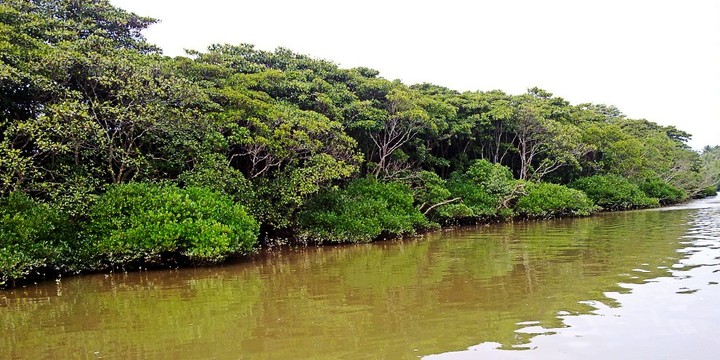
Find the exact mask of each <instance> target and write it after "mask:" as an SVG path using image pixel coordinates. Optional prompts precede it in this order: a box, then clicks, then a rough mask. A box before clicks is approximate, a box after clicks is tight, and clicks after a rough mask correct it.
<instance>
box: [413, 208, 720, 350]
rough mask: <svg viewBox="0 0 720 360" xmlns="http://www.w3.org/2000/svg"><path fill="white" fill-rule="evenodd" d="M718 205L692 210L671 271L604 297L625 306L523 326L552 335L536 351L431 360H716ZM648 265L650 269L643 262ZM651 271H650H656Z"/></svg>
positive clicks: (537, 341) (487, 345)
mask: <svg viewBox="0 0 720 360" xmlns="http://www.w3.org/2000/svg"><path fill="white" fill-rule="evenodd" d="M719 205H720V204H719V203H718V200H717V199H710V200H706V201H703V202H696V203H694V204H691V205H690V206H688V207H678V208H674V209H664V210H662V212H667V211H674V212H678V213H682V212H685V211H687V210H688V209H692V210H694V211H692V212H689V215H690V216H689V219H688V224H687V225H688V228H687V230H686V231H685V232H684V234H683V235H681V236H680V237H679V241H678V243H679V244H680V247H679V248H678V249H677V255H678V258H677V260H676V261H675V262H674V263H673V264H672V265H671V266H670V267H669V268H668V267H665V266H659V267H658V268H659V269H660V270H663V271H665V270H666V273H658V274H653V276H651V277H648V278H645V279H644V280H643V281H642V282H636V281H634V282H621V283H619V285H620V286H622V287H623V288H626V289H627V291H625V292H621V293H619V292H607V293H606V294H605V295H606V296H607V297H609V298H612V299H614V300H615V302H616V303H617V304H618V305H620V306H617V307H607V306H603V305H602V304H601V303H597V302H596V303H594V306H595V307H596V309H595V310H593V311H591V312H590V313H589V314H582V313H581V314H573V315H571V314H559V315H560V317H561V318H562V320H563V325H564V326H563V327H562V328H556V329H550V330H548V329H546V328H542V329H537V328H532V327H527V328H522V329H519V330H517V331H516V332H520V333H525V332H539V331H546V332H551V333H552V334H553V335H552V336H546V335H541V336H537V337H534V338H532V339H531V341H530V343H529V344H528V345H527V347H528V348H531V349H532V351H529V352H523V351H519V352H518V351H505V350H504V349H505V347H504V346H503V344H501V343H497V342H484V343H481V344H480V345H477V346H473V347H470V348H469V349H468V350H465V351H458V352H448V353H444V354H441V355H434V356H428V357H426V358H427V359H477V358H492V359H577V358H583V359H608V358H628V359H631V358H667V359H680V358H692V359H715V358H717V351H716V346H717V345H718V344H719V342H718V340H717V334H718V333H720V309H718V307H717V303H718V301H719V300H720V288H718V286H717V284H718V280H719V279H718V273H720V242H719V240H720V206H719ZM645 265H649V264H647V263H646V264H645ZM651 273H652V272H651Z"/></svg>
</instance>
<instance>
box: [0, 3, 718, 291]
mask: <svg viewBox="0 0 720 360" xmlns="http://www.w3.org/2000/svg"><path fill="white" fill-rule="evenodd" d="M154 22H155V20H153V19H150V18H146V17H141V16H138V15H135V14H132V13H128V12H126V11H124V10H121V9H118V8H115V7H113V6H112V5H110V4H109V3H108V2H107V1H105V0H95V1H67V0H66V1H61V0H45V1H41V0H31V1H27V0H7V1H3V2H2V3H0V92H1V93H2V97H0V285H8V284H12V283H14V282H15V281H19V280H23V279H27V278H33V277H42V276H44V275H45V274H50V273H65V272H81V271H94V270H102V269H108V268H113V267H118V266H119V267H128V268H129V267H133V266H139V265H145V266H147V265H167V264H179V263H207V262H215V261H219V260H222V259H224V258H226V257H227V256H234V255H238V254H247V253H251V252H253V251H254V250H256V249H257V247H258V246H259V245H260V244H261V243H262V242H264V241H268V239H273V238H276V237H283V238H288V239H291V240H293V239H294V240H300V241H302V242H316V243H320V242H349V241H356V242H357V241H372V240H375V239H378V238H387V237H394V236H401V235H406V234H412V233H413V232H415V231H418V230H422V229H427V228H433V227H437V226H441V225H449V224H470V223H478V222H485V221H491V220H497V219H510V218H513V217H519V218H550V217H557V216H580V215H589V214H591V213H593V212H596V211H599V210H600V209H606V210H622V209H634V208H642V207H650V206H658V205H660V204H671V203H676V202H680V201H683V200H686V199H688V198H692V197H701V196H709V195H712V194H714V193H715V191H716V189H717V186H718V180H719V178H720V155H719V154H720V151H719V150H718V147H714V148H710V147H707V148H706V149H704V150H703V152H702V154H698V153H697V152H695V151H692V150H691V149H690V148H689V147H688V146H687V145H686V142H687V140H688V139H689V138H690V134H687V133H685V132H683V131H681V130H679V129H676V128H675V127H672V126H660V125H658V124H655V123H653V122H650V121H647V120H643V119H629V118H627V117H625V116H624V115H623V114H622V113H621V112H620V111H619V110H618V109H617V108H615V107H612V106H606V105H597V104H580V105H571V104H569V103H568V102H567V101H565V100H564V99H562V98H560V97H557V96H554V95H553V94H551V93H549V92H547V91H545V90H542V89H538V88H532V89H530V90H528V92H527V93H525V94H520V95H510V94H506V93H504V92H502V91H498V90H495V91H487V92H481V91H475V92H464V93H460V92H457V91H453V90H450V89H447V88H444V87H441V86H437V85H432V84H419V85H412V86H408V85H406V84H403V83H401V82H399V81H390V80H386V79H384V78H382V77H380V76H379V73H378V72H377V71H375V70H372V69H368V68H354V69H341V68H339V67H338V66H337V65H335V64H333V63H332V62H329V61H325V60H319V59H314V58H312V57H308V56H305V55H300V54H296V53H293V52H292V51H290V50H287V49H282V48H281V49H277V50H276V51H274V52H268V51H262V50H257V49H255V48H254V47H253V46H252V45H247V44H241V45H214V46H211V47H210V48H209V49H208V50H207V51H205V52H191V53H189V54H188V55H189V56H188V57H177V58H169V57H166V56H163V55H162V54H161V53H160V51H159V50H158V48H157V47H156V46H154V45H152V44H149V43H147V42H146V41H145V39H144V38H143V36H142V35H141V31H142V30H143V29H145V28H146V27H147V26H149V25H150V24H153V23H154ZM566 185H567V186H566Z"/></svg>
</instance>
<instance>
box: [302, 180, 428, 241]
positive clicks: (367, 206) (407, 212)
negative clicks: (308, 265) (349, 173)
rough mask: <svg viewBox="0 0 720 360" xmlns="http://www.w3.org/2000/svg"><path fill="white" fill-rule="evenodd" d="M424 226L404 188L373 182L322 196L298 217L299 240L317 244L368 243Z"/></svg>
mask: <svg viewBox="0 0 720 360" xmlns="http://www.w3.org/2000/svg"><path fill="white" fill-rule="evenodd" d="M427 225H428V224H427V220H426V219H425V217H424V216H423V214H422V213H420V211H419V210H418V209H416V208H415V207H414V206H413V195H412V192H411V191H410V188H409V187H408V186H407V185H404V184H401V183H397V182H390V183H382V182H379V181H377V180H375V179H373V178H366V179H357V180H354V181H352V182H351V183H350V184H349V185H348V186H347V187H346V188H344V189H331V190H328V191H326V192H323V193H322V194H320V195H318V196H316V197H315V198H313V199H312V200H311V201H310V202H309V203H308V204H307V208H306V209H305V210H303V211H302V212H301V213H300V216H299V226H300V228H301V231H302V236H303V237H305V238H307V239H309V240H311V241H316V242H326V241H327V242H348V241H352V242H367V241H371V240H374V239H377V238H378V237H380V236H386V237H387V236H390V237H394V236H398V235H406V234H411V233H413V232H414V231H415V229H418V228H422V227H425V226H427Z"/></svg>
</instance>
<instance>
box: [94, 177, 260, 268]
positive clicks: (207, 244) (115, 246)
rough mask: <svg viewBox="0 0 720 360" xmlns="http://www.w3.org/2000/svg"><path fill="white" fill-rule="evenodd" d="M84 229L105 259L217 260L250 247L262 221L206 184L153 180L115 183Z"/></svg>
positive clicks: (103, 197) (101, 258) (131, 260)
mask: <svg viewBox="0 0 720 360" xmlns="http://www.w3.org/2000/svg"><path fill="white" fill-rule="evenodd" d="M89 217H90V221H89V224H88V226H87V231H86V233H85V234H84V235H85V236H86V237H87V239H88V240H89V241H90V244H91V248H92V249H93V250H94V251H95V252H96V255H97V256H98V259H99V260H100V261H101V262H103V263H109V264H125V263H131V262H137V261H142V262H143V263H162V262H163V261H166V260H167V259H164V258H163V256H167V255H173V254H180V255H182V256H184V257H186V258H187V259H189V260H190V261H194V262H213V261H217V260H221V259H223V258H224V257H226V256H228V255H231V254H238V253H247V252H250V251H251V250H252V249H253V246H254V245H255V242H256V240H257V237H258V231H259V227H258V224H257V222H256V221H255V220H254V219H253V218H252V217H251V216H249V215H248V214H247V213H246V211H245V209H244V208H243V206H242V205H239V204H236V203H233V201H232V200H231V199H230V198H229V197H227V196H224V195H220V194H218V193H216V192H213V191H210V190H207V189H203V188H194V187H190V188H186V189H180V188H177V187H175V186H169V185H166V186H160V185H153V184H147V183H129V184H123V185H116V186H113V187H111V188H110V189H109V190H108V191H107V192H106V193H105V194H103V195H102V196H101V197H100V199H98V201H97V202H96V203H95V205H94V206H93V207H92V208H91V210H90V215H89Z"/></svg>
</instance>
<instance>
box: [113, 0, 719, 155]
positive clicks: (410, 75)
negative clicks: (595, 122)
mask: <svg viewBox="0 0 720 360" xmlns="http://www.w3.org/2000/svg"><path fill="white" fill-rule="evenodd" d="M111 3H113V4H114V5H116V6H118V7H121V8H123V9H125V10H128V11H132V12H135V13H137V14H139V15H144V16H151V17H154V18H157V19H159V20H160V22H159V23H158V24H155V25H152V26H151V27H150V28H149V29H147V30H146V31H145V32H144V34H145V36H146V37H147V39H148V40H149V41H150V42H152V43H154V44H157V45H159V46H160V47H161V48H162V49H163V51H164V53H165V54H166V55H169V56H179V55H184V49H192V50H200V51H203V50H205V49H206V48H207V47H208V46H209V45H211V44H215V43H221V44H222V43H228V44H240V43H250V44H254V45H255V46H256V47H257V48H258V49H262V50H273V49H275V48H277V47H285V48H288V49H290V50H292V51H294V52H296V53H301V54H306V55H310V56H312V57H315V58H321V59H326V60H330V61H332V62H334V63H336V64H338V65H339V66H341V67H343V68H351V67H356V66H365V67H369V68H373V69H376V70H379V71H380V75H381V76H382V77H384V78H387V79H391V80H394V79H400V80H402V81H403V82H404V83H406V84H415V83H423V82H429V83H433V84H436V85H441V86H445V87H448V88H450V89H454V90H458V91H468V90H480V91H488V90H495V89H500V90H503V91H505V92H507V93H510V94H521V93H524V92H525V91H526V90H527V89H528V88H532V87H535V86H537V87H539V88H542V89H545V90H547V91H550V92H551V93H553V94H555V95H556V96H560V97H562V98H565V99H566V100H568V101H570V102H571V103H572V104H580V103H588V102H591V103H596V104H607V105H614V106H616V107H618V108H619V109H620V110H621V111H622V112H623V113H624V114H625V115H627V116H628V117H630V118H634V119H647V120H650V121H654V122H656V123H659V124H661V125H674V126H676V127H677V128H679V129H681V130H684V131H687V132H689V133H691V134H692V135H693V139H692V140H691V141H690V143H689V144H690V146H692V147H693V148H695V149H701V148H702V147H703V146H705V145H720V0H684V1H678V0H671V1H668V0H582V1H579V0H542V1H541V0H475V1H469V0H468V1H460V0H442V1H439V0H436V1H426V0H415V1H405V0H362V1H356V0H344V1H343V0H334V1H333V0H304V1H300V0H253V1H247V0H239V1H222V0H203V1H197V0H111Z"/></svg>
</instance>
